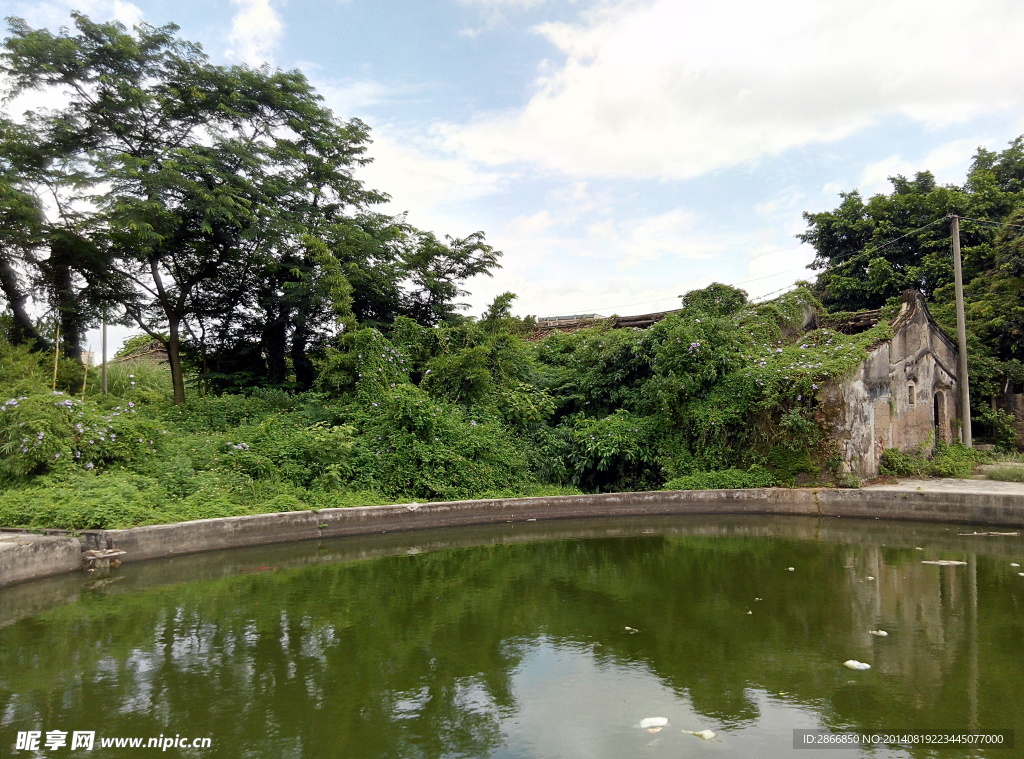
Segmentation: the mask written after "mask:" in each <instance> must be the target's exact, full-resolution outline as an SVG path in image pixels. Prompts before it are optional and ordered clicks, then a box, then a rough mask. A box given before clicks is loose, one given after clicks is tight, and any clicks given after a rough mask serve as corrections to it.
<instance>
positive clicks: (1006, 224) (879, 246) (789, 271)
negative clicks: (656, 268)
mask: <svg viewBox="0 0 1024 759" xmlns="http://www.w3.org/2000/svg"><path fill="white" fill-rule="evenodd" d="M948 218H949V216H948V215H947V216H940V217H938V218H936V219H933V220H932V221H930V222H928V223H927V224H923V225H922V226H920V227H918V228H917V229H912V230H910V231H909V232H904V233H903V234H902V235H900V236H899V237H894V238H892V239H891V240H886V241H884V242H881V243H878V244H877V245H873V246H872V247H870V248H865V249H864V250H862V251H860V252H859V253H855V254H854V255H852V256H850V258H848V259H846V260H845V261H842V262H840V263H838V264H836V265H835V266H834V267H833V270H835V269H838V268H840V267H843V266H847V265H849V264H852V263H859V262H861V261H863V260H864V257H865V256H868V255H870V254H873V253H877V252H878V251H880V250H883V249H884V248H887V247H889V246H890V245H895V244H896V243H898V242H899V241H900V240H904V239H906V238H908V237H910V236H911V235H915V234H917V233H918V232H922V231H924V230H925V229H928V228H929V227H932V226H935V225H936V224H938V223H939V222H942V221H945V220H946V219H948ZM959 218H960V219H961V221H970V222H975V223H978V224H987V225H989V226H993V227H1014V228H1015V229H1022V230H1024V225H1020V224H1010V223H1009V222H996V221H991V220H987V219H973V218H971V217H969V216H960V217H959ZM808 268H810V267H809V266H805V267H801V268H797V269H787V270H786V271H780V272H775V273H774V274H765V275H764V276H761V277H753V278H751V279H745V280H743V281H741V282H736V283H733V284H731V285H729V286H730V287H739V286H740V285H745V284H748V283H750V282H758V281H760V280H762V279H770V278H772V277H778V276H781V275H783V274H792V273H793V272H797V271H803V270H805V269H808ZM794 286H795V284H790V285H786V286H785V287H783V288H780V289H778V290H774V291H772V292H770V293H767V294H765V295H759V296H757V297H756V298H754V299H753V300H755V301H763V300H766V299H767V298H769V297H771V296H773V295H776V294H779V293H783V292H786V291H787V290H791V289H793V287H794ZM678 297H680V296H678V295H667V296H665V297H664V298H655V299H653V300H644V301H638V302H635V303H620V304H619V305H617V306H601V307H597V308H587V309H583V310H584V311H593V312H595V313H597V312H600V311H610V310H612V309H616V308H628V307H630V306H645V305H648V304H651V303H661V302H662V301H666V300H675V299H676V298H678Z"/></svg>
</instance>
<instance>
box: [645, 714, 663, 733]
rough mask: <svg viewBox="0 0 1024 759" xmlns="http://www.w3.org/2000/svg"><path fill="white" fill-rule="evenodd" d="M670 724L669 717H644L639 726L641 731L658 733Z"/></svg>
mask: <svg viewBox="0 0 1024 759" xmlns="http://www.w3.org/2000/svg"><path fill="white" fill-rule="evenodd" d="M667 724H668V717H644V718H643V719H642V720H640V723H639V724H638V725H637V727H639V728H640V729H641V730H646V731H647V732H649V733H656V732H658V731H659V730H661V728H663V727H665V725H667Z"/></svg>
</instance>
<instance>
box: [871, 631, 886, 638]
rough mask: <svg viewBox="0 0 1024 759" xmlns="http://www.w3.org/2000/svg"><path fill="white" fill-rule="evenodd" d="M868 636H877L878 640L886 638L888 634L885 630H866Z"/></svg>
mask: <svg viewBox="0 0 1024 759" xmlns="http://www.w3.org/2000/svg"><path fill="white" fill-rule="evenodd" d="M868 635H877V636H878V637H879V638H888V637H889V633H887V632H886V631H885V630H868Z"/></svg>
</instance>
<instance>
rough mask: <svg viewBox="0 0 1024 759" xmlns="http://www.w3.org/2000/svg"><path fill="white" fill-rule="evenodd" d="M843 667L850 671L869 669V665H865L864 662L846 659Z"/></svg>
mask: <svg viewBox="0 0 1024 759" xmlns="http://www.w3.org/2000/svg"><path fill="white" fill-rule="evenodd" d="M843 666H844V667H849V668H850V669H871V665H870V664H865V663H864V662H862V661H857V660H856V659H847V660H846V661H844V662H843Z"/></svg>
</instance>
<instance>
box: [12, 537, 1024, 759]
mask: <svg viewBox="0 0 1024 759" xmlns="http://www.w3.org/2000/svg"><path fill="white" fill-rule="evenodd" d="M977 529H982V530H984V529H990V528H975V527H963V526H949V525H930V524H911V523H884V522H878V521H869V522H864V521H857V520H847V519H832V520H817V519H805V518H796V517H781V518H772V517H754V518H751V517H743V518H715V519H710V518H703V517H688V518H654V519H644V520H635V521H621V520H591V521H586V522H563V523H543V522H537V523H517V524H506V525H501V526H497V527H479V528H468V529H460V530H457V531H455V530H451V531H432V532H429V533H405V534H399V535H386V536H376V537H372V538H350V539H343V540H336V541H330V542H323V543H319V544H316V543H306V544H291V545H287V546H280V547H270V548H259V549H244V550H236V551H228V552H224V553H220V554H207V555H198V556H188V557H178V558H176V559H173V560H166V561H158V562H146V563H142V564H135V565H126V566H124V567H121V568H120V569H117V570H112V571H110V572H109V573H100V572H98V573H94V574H85V573H83V574H80V575H74V576H67V577H59V578H51V579H49V580H45V581H39V582H36V583H31V584H25V585H20V586H15V587H12V588H8V589H4V590H0V756H12V757H18V756H25V757H29V756H83V757H113V756H116V757H131V756H157V755H160V756H187V757H232V758H234V757H241V758H249V757H253V758H255V757H267V758H268V759H269V758H274V759H279V758H289V757H310V758H314V757H315V758H317V759H319V758H320V757H351V758H353V759H362V758H363V757H395V758H396V759H416V758H418V757H495V758H496V759H497V758H512V757H517V758H518V757H538V758H540V757H543V758H545V759H546V758H549V757H550V758H551V759H556V758H558V759H568V758H575V757H580V758H583V757H586V758H588V759H603V758H605V757H607V758H609V759H611V758H612V757H614V758H616V759H619V758H622V757H718V758H724V757H775V756H785V757H790V756H791V757H794V758H795V759H801V758H802V757H803V758H804V759H810V758H811V757H838V758H841V757H857V756H876V757H903V756H907V757H910V756H914V757H917V756H993V757H1011V756H1022V755H1024V577H1022V576H1020V575H1019V574H1018V573H1019V572H1022V571H1024V567H1013V566H1012V564H1013V563H1018V564H1024V538H1022V537H1020V536H1017V537H992V536H990V537H984V536H962V535H960V534H959V533H964V532H972V531H974V530H977ZM937 559H953V560H959V561H964V562H967V563H966V564H965V565H957V566H936V565H932V564H923V563H922V561H926V560H937ZM791 568H792V569H791ZM871 630H885V631H887V632H888V633H889V635H888V636H887V637H880V636H875V635H871V634H870V633H869V631H871ZM849 659H855V660H859V661H862V662H866V663H869V664H870V665H871V669H870V670H866V671H853V670H850V669H848V668H846V667H844V666H843V662H844V661H846V660H849ZM648 717H664V718H667V720H668V725H667V726H665V727H664V728H663V729H662V730H661V731H660V732H657V733H651V732H648V731H647V730H644V729H641V728H640V727H638V725H639V724H640V722H641V720H643V719H644V718H648ZM796 729H826V730H831V731H833V732H836V733H839V732H844V731H863V732H875V731H886V732H899V731H908V730H938V729H942V730H947V731H948V730H964V731H966V730H988V731H994V730H1014V731H1015V732H1016V735H1015V738H1016V744H1017V746H1018V747H1017V748H1013V749H1006V748H1000V749H992V748H989V749H978V748H975V749H969V748H965V747H963V746H960V747H954V748H951V749H943V750H939V749H935V748H926V747H918V748H914V749H909V748H904V747H900V746H896V745H890V746H885V745H879V746H876V747H874V748H873V749H852V750H846V751H842V750H840V751H839V752H838V753H836V750H835V749H820V748H818V749H800V750H795V749H794V747H793V731H794V730H796ZM701 730H711V731H713V732H714V733H715V737H714V738H713V739H711V740H703V739H701V738H700V737H697V736H695V735H692V734H691V733H688V732H684V731H701ZM27 731H38V732H39V733H40V734H41V736H42V737H41V739H40V748H39V749H38V750H36V751H33V750H24V749H22V750H19V749H18V748H17V746H18V741H19V733H22V734H24V733H26V732H27ZM52 731H62V732H66V733H67V734H68V741H70V739H71V736H72V733H73V732H74V731H87V732H90V731H91V732H93V733H94V734H95V743H94V748H93V749H92V750H91V751H86V750H81V749H79V750H75V751H72V750H71V748H70V745H65V746H63V747H59V748H51V749H46V748H45V746H44V745H43V742H44V741H45V738H46V733H47V732H52ZM160 736H163V737H165V738H166V737H173V736H180V737H182V738H185V739H188V740H192V739H194V738H200V739H201V738H209V739H210V744H211V745H210V746H209V747H208V748H201V749H200V748H169V749H168V750H166V751H161V750H160V749H158V748H103V747H101V746H100V739H101V738H107V739H109V738H134V737H141V738H145V739H148V738H151V737H160ZM22 740H24V736H22Z"/></svg>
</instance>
